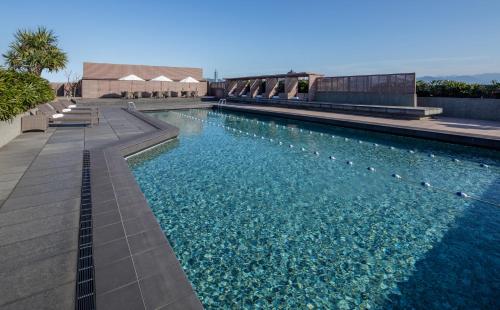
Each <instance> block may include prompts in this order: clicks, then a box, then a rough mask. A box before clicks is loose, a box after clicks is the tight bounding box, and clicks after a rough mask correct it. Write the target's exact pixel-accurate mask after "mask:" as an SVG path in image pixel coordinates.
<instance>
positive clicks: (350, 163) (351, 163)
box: [346, 160, 354, 166]
mask: <svg viewBox="0 0 500 310" xmlns="http://www.w3.org/2000/svg"><path fill="white" fill-rule="evenodd" d="M346 164H348V165H351V166H352V165H353V164H354V163H353V162H352V161H350V160H348V161H347V162H346Z"/></svg>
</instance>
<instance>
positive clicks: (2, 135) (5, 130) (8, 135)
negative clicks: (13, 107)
mask: <svg viewBox="0 0 500 310" xmlns="http://www.w3.org/2000/svg"><path fill="white" fill-rule="evenodd" d="M26 114H29V113H23V114H19V115H18V116H16V117H14V118H13V119H12V120H10V121H0V147H2V146H4V145H6V144H7V143H9V142H10V141H11V140H12V139H14V138H15V137H17V136H18V135H19V134H21V117H23V115H26Z"/></svg>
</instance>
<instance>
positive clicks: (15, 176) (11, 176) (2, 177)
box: [0, 171, 23, 182]
mask: <svg viewBox="0 0 500 310" xmlns="http://www.w3.org/2000/svg"><path fill="white" fill-rule="evenodd" d="M22 175H23V173H21V172H17V173H4V172H3V171H2V172H0V182H10V181H18V180H19V179H20V178H21V177H22Z"/></svg>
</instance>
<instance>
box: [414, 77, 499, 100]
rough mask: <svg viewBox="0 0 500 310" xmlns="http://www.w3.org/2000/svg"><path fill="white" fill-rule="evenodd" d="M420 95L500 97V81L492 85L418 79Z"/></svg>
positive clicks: (493, 82)
mask: <svg viewBox="0 0 500 310" xmlns="http://www.w3.org/2000/svg"><path fill="white" fill-rule="evenodd" d="M417 95H418V96H420V97H458V98H481V97H483V98H500V83H498V82H496V81H492V83H491V84H490V85H480V84H469V83H464V82H457V81H448V80H438V81H432V82H430V83H428V82H424V81H417Z"/></svg>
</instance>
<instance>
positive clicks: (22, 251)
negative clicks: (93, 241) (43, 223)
mask: <svg viewBox="0 0 500 310" xmlns="http://www.w3.org/2000/svg"><path fill="white" fill-rule="evenodd" d="M77 248H78V229H77V228H75V229H71V230H63V231H59V232H56V233H52V234H48V235H43V236H40V237H38V238H33V239H29V240H25V241H21V242H16V243H11V244H8V245H5V246H2V247H0V253H1V255H0V273H4V272H6V271H8V270H13V269H16V268H20V267H21V266H24V265H28V264H32V263H33V262H37V261H41V260H44V259H46V258H48V257H52V256H56V255H60V254H62V253H66V252H68V251H72V250H75V251H76V249H77Z"/></svg>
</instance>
